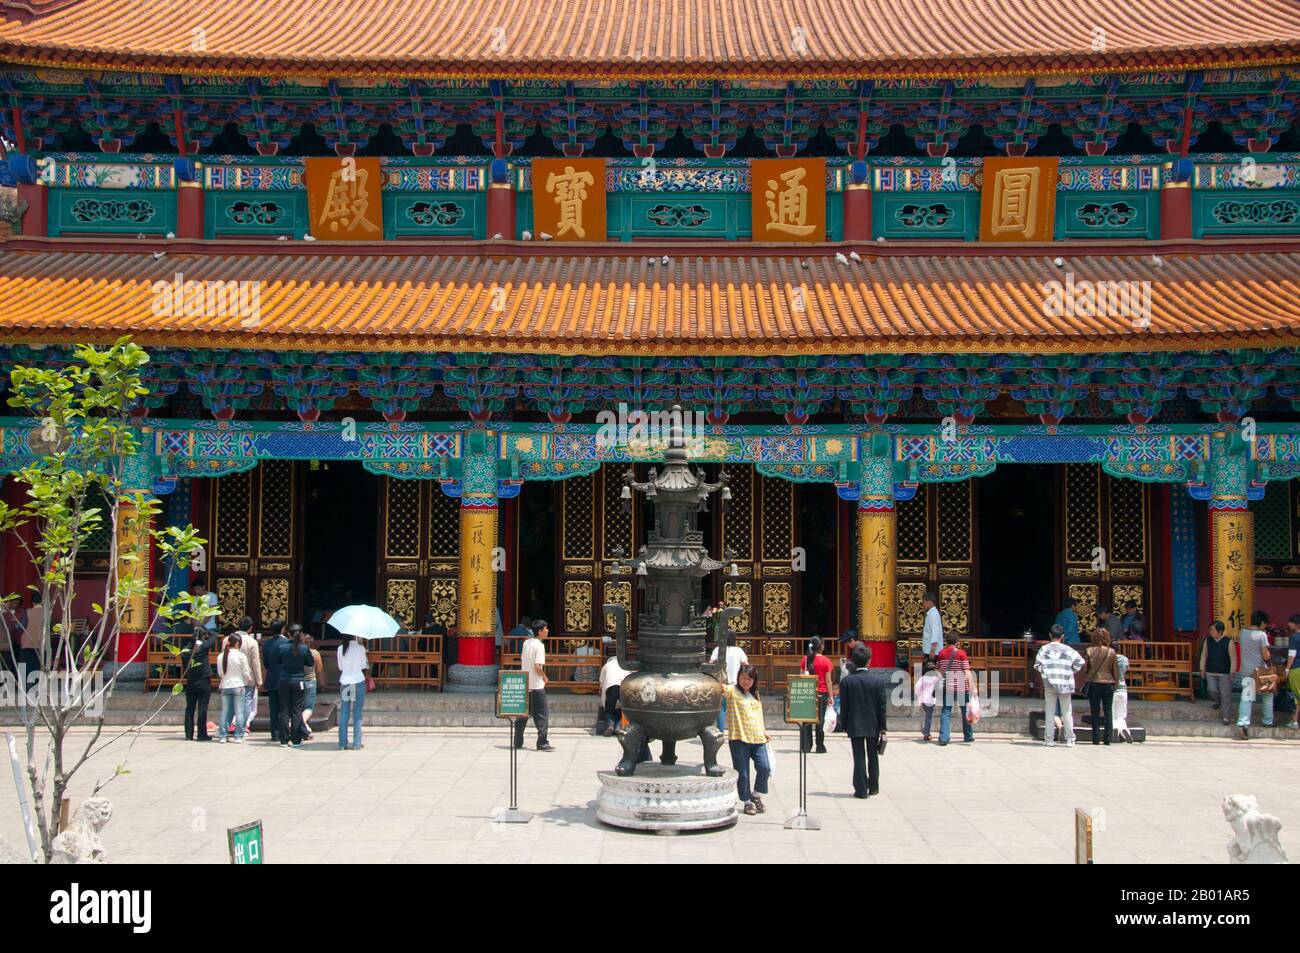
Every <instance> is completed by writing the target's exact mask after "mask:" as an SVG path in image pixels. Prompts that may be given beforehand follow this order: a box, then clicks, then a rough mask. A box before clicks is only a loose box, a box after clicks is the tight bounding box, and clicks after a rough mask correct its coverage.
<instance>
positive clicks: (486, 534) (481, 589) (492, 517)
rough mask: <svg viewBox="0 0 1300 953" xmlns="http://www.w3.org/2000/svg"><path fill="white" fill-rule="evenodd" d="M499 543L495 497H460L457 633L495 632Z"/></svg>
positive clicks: (473, 635)
mask: <svg viewBox="0 0 1300 953" xmlns="http://www.w3.org/2000/svg"><path fill="white" fill-rule="evenodd" d="M496 544H497V506H496V499H495V498H494V497H489V498H487V499H480V498H473V497H471V498H466V497H462V498H461V503H460V602H459V611H458V615H459V619H458V621H459V625H458V627H457V632H456V634H457V636H459V637H460V638H462V639H464V638H471V639H472V638H494V637H495V636H496V616H495V614H494V611H493V610H494V608H495V604H496V578H495V577H494V576H493V574H492V549H493V547H495V546H496Z"/></svg>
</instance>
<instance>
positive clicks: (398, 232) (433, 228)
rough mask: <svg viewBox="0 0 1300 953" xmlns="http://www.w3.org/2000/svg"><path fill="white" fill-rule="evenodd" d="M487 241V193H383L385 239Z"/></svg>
mask: <svg viewBox="0 0 1300 953" xmlns="http://www.w3.org/2000/svg"><path fill="white" fill-rule="evenodd" d="M411 236H423V237H428V238H487V193H486V192H423V193H421V192H385V193H384V237H385V238H407V237H411Z"/></svg>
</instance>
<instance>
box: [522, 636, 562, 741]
mask: <svg viewBox="0 0 1300 953" xmlns="http://www.w3.org/2000/svg"><path fill="white" fill-rule="evenodd" d="M549 632H550V627H549V626H548V625H547V624H546V620H545V619H534V620H533V630H532V634H531V635H530V636H529V637H528V640H527V641H526V642H524V646H523V648H522V649H521V650H520V658H519V667H520V668H521V669H522V670H523V671H525V672H527V673H528V705H529V709H530V711H532V714H533V727H534V728H536V729H537V750H538V751H554V750H555V748H554V746H553V745H552V744H551V743H550V742H549V741H547V740H546V725H547V718H546V682H547V678H546V645H545V643H543V642H542V639H544V638H546V636H547V634H548V633H549ZM527 724H528V719H526V718H516V719H515V747H516V748H522V747H523V746H524V726H525V725H527Z"/></svg>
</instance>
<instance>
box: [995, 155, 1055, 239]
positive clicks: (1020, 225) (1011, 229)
mask: <svg viewBox="0 0 1300 953" xmlns="http://www.w3.org/2000/svg"><path fill="white" fill-rule="evenodd" d="M1057 161H1058V160H1057V159H1055V158H1048V159H1024V158H1007V157H1006V156H1000V157H993V158H988V159H985V160H984V188H983V190H982V191H981V193H980V241H982V242H1050V241H1051V240H1052V234H1053V232H1054V231H1055V227H1056V166H1057Z"/></svg>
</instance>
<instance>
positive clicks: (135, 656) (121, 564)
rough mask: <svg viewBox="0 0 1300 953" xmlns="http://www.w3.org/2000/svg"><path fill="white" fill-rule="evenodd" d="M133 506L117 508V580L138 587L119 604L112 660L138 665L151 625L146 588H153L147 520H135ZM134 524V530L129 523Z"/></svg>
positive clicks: (150, 541) (127, 504)
mask: <svg viewBox="0 0 1300 953" xmlns="http://www.w3.org/2000/svg"><path fill="white" fill-rule="evenodd" d="M136 513H137V507H136V505H135V504H134V503H126V502H124V503H120V504H119V505H118V508H117V540H118V545H117V580H118V583H119V585H120V584H121V583H123V582H132V583H136V584H140V585H142V588H141V589H140V591H138V592H136V593H134V594H133V595H131V596H129V597H128V598H126V599H125V600H123V602H122V606H121V609H122V625H121V628H120V630H119V636H118V641H117V658H116V661H117V662H119V663H121V664H126V663H129V662H137V663H142V662H144V659H145V649H144V646H145V641H146V638H147V637H148V634H149V627H150V624H151V623H152V621H153V620H152V619H151V618H150V609H151V607H152V600H151V599H150V596H149V589H150V587H151V586H152V585H153V560H152V558H151V557H152V538H151V537H150V535H149V530H150V529H151V526H150V520H148V519H144V520H138V519H137V517H136ZM133 523H134V524H136V525H135V527H134V530H133V528H132V524H133Z"/></svg>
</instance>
